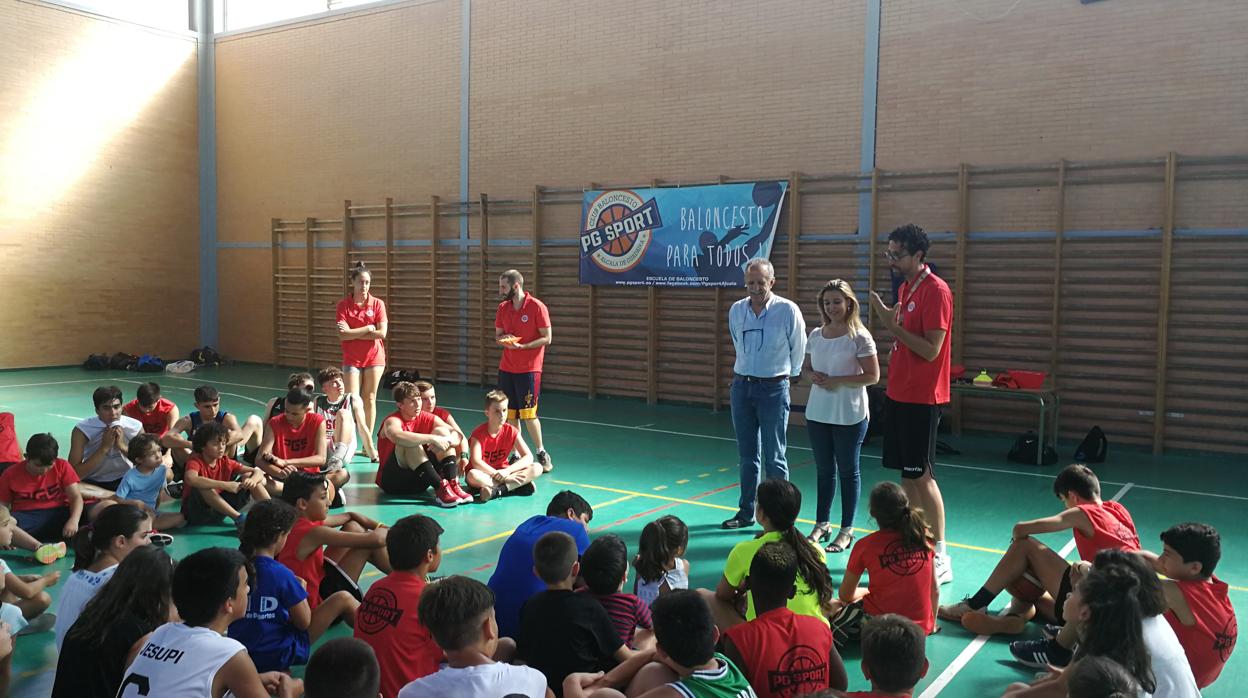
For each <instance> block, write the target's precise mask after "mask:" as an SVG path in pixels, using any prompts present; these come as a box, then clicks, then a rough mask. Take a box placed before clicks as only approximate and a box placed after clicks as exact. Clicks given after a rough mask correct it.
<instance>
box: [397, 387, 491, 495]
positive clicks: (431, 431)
mask: <svg viewBox="0 0 1248 698" xmlns="http://www.w3.org/2000/svg"><path fill="white" fill-rule="evenodd" d="M393 395H394V402H395V406H396V407H397V408H398V409H397V410H396V411H394V412H391V413H390V415H389V416H387V417H386V418H385V419H384V420H382V422H381V432H380V433H379V434H378V436H377V457H378V458H379V459H380V460H381V465H380V466H379V467H378V468H377V479H376V482H377V486H378V487H380V488H381V489H382V491H383V492H385V493H386V494H390V495H418V494H424V493H425V491H426V490H429V489H431V488H432V489H433V493H434V502H435V503H436V504H437V505H438V506H441V507H447V508H450V507H455V506H458V505H460V504H467V503H468V502H471V501H472V495H469V494H468V493H467V492H465V491H464V489H463V488H462V487H460V485H459V465H458V462H457V461H458V459H457V458H456V457H455V444H456V443H458V441H457V437H458V435H457V432H455V431H454V430H452V429H451V427H450V425H449V424H447V423H446V422H444V421H442V420H441V419H439V418H438V417H437V416H436V415H434V414H433V413H431V412H426V411H424V408H423V407H422V405H421V400H420V390H419V389H418V388H417V387H416V385H415V384H414V383H409V382H407V381H403V382H401V383H399V384H398V385H396V386H394V393H393Z"/></svg>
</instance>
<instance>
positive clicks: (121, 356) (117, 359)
mask: <svg viewBox="0 0 1248 698" xmlns="http://www.w3.org/2000/svg"><path fill="white" fill-rule="evenodd" d="M137 363H139V357H138V356H136V355H134V354H127V353H125V352H124V351H119V352H117V353H116V354H113V358H111V359H109V360H108V367H109V368H111V369H113V370H114V371H133V370H134V366H135V364H137Z"/></svg>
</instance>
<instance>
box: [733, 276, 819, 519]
mask: <svg viewBox="0 0 1248 698" xmlns="http://www.w3.org/2000/svg"><path fill="white" fill-rule="evenodd" d="M775 283H776V271H775V267H773V266H772V265H771V262H769V261H767V260H766V259H762V258H757V259H752V260H750V262H749V263H748V264H746V265H745V288H746V291H747V292H748V294H749V295H748V296H747V297H745V298H742V299H741V300H739V301H737V302H736V303H733V304H732V308H730V309H729V310H728V331H729V332H730V333H731V334H732V346H733V347H734V348H735V349H736V350H737V360H736V363H735V364H733V369H732V370H733V374H734V375H733V378H732V426H733V430H734V431H736V433H737V453H738V455H739V457H740V464H741V500H740V503H739V504H738V506H739V509H738V511H737V513H736V515H734V516H733V517H732V518H731V519H728V520H727V521H725V522H724V523H723V527H724V528H727V529H737V528H745V527H747V526H750V525H752V524H753V523H754V499H755V497H756V496H757V490H758V477H759V470H760V467H761V468H762V469H763V470H765V472H766V476H767V477H768V478H781V479H784V480H788V479H789V464H788V462H787V461H786V460H785V455H784V451H785V447H786V445H787V442H786V439H787V429H788V425H789V380H790V377H792V378H797V377H798V376H800V375H801V371H802V360H803V359H804V358H805V355H806V321H805V320H804V319H803V318H802V311H801V309H800V308H798V307H797V304H796V303H794V302H793V301H791V300H788V299H787V298H781V297H780V296H777V295H776V294H774V293H772V292H771V287H772V286H773V285H775ZM760 451H761V454H760ZM760 455H761V459H760Z"/></svg>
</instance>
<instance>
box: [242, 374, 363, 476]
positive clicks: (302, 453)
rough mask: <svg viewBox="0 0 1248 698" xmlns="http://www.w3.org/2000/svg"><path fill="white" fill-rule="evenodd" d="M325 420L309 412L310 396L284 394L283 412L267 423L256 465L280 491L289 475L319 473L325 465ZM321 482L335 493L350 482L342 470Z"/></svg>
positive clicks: (295, 390)
mask: <svg viewBox="0 0 1248 698" xmlns="http://www.w3.org/2000/svg"><path fill="white" fill-rule="evenodd" d="M325 429H326V427H325V418H324V417H322V416H321V415H319V414H317V413H315V412H313V411H312V394H311V393H308V392H304V390H303V389H302V388H292V389H291V391H290V392H289V393H287V394H286V398H285V401H284V402H283V411H282V413H281V414H279V415H277V416H276V417H271V418H270V419H269V423H268V428H266V429H265V430H264V440H263V441H262V442H261V443H260V452H259V453H258V454H257V456H256V464H257V465H258V466H259V467H260V468H261V469H263V470H264V472H265V474H266V475H268V476H269V477H270V478H272V479H273V480H274V481H276V482H277V483H278V485H277V487H276V489H277V490H280V489H281V483H282V482H284V481H285V480H286V479H287V478H288V477H289V476H290V475H291V473H295V472H299V471H302V472H305V473H318V472H322V470H323V469H324V468H325V464H326V463H327V462H328V459H329V456H328V455H327V454H328V452H329V443H328V440H327V439H326V437H325V433H326V431H325ZM325 479H326V480H328V481H329V483H330V484H331V485H333V486H334V491H335V492H337V491H338V490H339V489H341V488H342V486H343V485H345V484H346V483H347V480H350V479H351V474H350V472H348V471H347V470H345V469H338V470H331V471H329V472H328V473H325Z"/></svg>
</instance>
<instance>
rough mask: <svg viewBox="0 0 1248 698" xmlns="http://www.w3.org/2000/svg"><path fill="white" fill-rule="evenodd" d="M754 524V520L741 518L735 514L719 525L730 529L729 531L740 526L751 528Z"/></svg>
mask: <svg viewBox="0 0 1248 698" xmlns="http://www.w3.org/2000/svg"><path fill="white" fill-rule="evenodd" d="M753 525H754V522H753V521H750V520H749V519H741V518H737V517H736V516H734V517H732V518H731V519H728V520H726V521H724V522H723V523H721V524H720V525H719V527H720V528H724V529H728V530H729V531H735V530H737V529H738V528H749V527H750V526H753Z"/></svg>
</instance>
